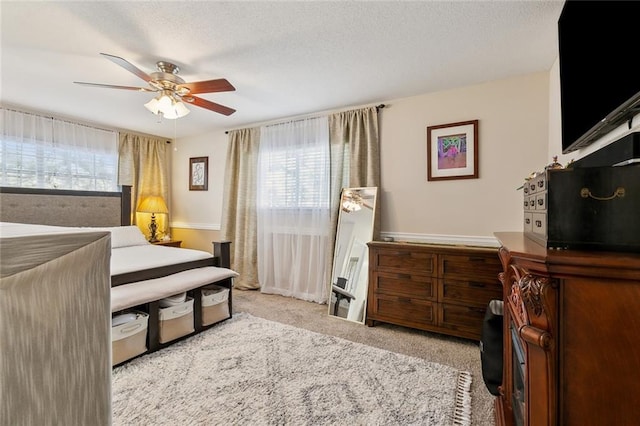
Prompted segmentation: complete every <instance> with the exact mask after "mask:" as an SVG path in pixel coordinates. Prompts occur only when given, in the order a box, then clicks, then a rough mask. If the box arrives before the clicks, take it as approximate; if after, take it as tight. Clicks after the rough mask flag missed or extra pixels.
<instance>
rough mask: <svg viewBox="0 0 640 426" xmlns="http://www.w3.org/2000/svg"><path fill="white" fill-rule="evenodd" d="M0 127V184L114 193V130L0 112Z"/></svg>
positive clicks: (116, 161) (115, 171)
mask: <svg viewBox="0 0 640 426" xmlns="http://www.w3.org/2000/svg"><path fill="white" fill-rule="evenodd" d="M0 127H1V133H0V185H1V186H12V187H25V188H44V189H73V190H85V191H117V190H118V184H117V169H118V136H117V133H116V132H115V131H110V130H103V129H98V128H94V127H90V126H86V125H82V124H77V123H71V122H68V121H63V120H58V119H54V118H51V117H44V116H40V115H37V114H31V113H24V112H20V111H14V110H9V109H4V108H2V109H0Z"/></svg>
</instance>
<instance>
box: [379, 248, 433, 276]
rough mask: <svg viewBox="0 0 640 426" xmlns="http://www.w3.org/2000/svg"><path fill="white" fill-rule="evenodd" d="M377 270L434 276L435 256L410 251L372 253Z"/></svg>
mask: <svg viewBox="0 0 640 426" xmlns="http://www.w3.org/2000/svg"><path fill="white" fill-rule="evenodd" d="M373 260H374V267H375V268H376V269H377V270H397V271H400V272H404V271H409V270H410V271H412V272H417V273H421V274H426V275H434V274H435V266H436V255H434V254H433V253H424V252H421V251H417V250H414V251H410V250H402V249H400V250H387V249H385V250H383V251H382V250H381V251H375V253H374V259H373Z"/></svg>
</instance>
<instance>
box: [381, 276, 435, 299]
mask: <svg viewBox="0 0 640 426" xmlns="http://www.w3.org/2000/svg"><path fill="white" fill-rule="evenodd" d="M372 278H373V279H372V280H371V285H373V291H374V292H375V293H384V294H390V295H396V296H406V297H410V298H414V299H425V300H434V301H435V300H436V298H437V297H438V292H437V291H436V285H435V281H436V279H435V278H431V277H429V276H426V275H416V274H401V273H399V272H382V271H380V272H376V273H374V276H373V277H372Z"/></svg>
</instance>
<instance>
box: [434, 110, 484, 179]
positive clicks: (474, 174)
mask: <svg viewBox="0 0 640 426" xmlns="http://www.w3.org/2000/svg"><path fill="white" fill-rule="evenodd" d="M477 178H478V120H472V121H461V122H459V123H450V124H440V125H438V126H429V127H427V180H450V179H477Z"/></svg>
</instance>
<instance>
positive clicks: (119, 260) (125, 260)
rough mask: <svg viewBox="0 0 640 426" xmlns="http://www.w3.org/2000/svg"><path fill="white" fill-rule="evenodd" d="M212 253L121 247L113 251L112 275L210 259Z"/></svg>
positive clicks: (150, 247) (155, 247)
mask: <svg viewBox="0 0 640 426" xmlns="http://www.w3.org/2000/svg"><path fill="white" fill-rule="evenodd" d="M211 257H213V255H212V254H211V253H207V252H206V251H202V250H193V249H186V248H177V247H166V246H154V245H153V244H147V245H144V246H131V247H120V248H115V249H111V275H112V276H113V275H119V274H125V273H127V272H135V271H141V270H143V269H149V268H157V267H159V266H166V265H174V264H176V263H183V262H190V261H193V260H201V259H209V258H211Z"/></svg>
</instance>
